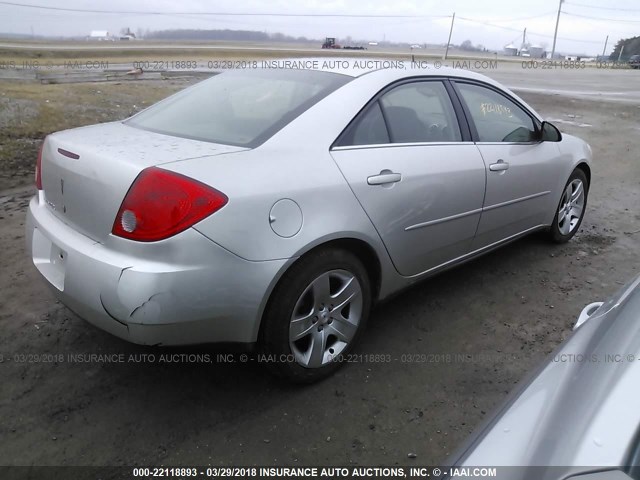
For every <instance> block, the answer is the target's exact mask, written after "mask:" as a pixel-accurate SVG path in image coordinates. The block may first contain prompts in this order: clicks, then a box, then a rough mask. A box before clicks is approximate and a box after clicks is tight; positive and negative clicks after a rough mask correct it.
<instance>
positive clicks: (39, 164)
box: [36, 141, 44, 190]
mask: <svg viewBox="0 0 640 480" xmlns="http://www.w3.org/2000/svg"><path fill="white" fill-rule="evenodd" d="M43 148H44V141H43V142H42V145H40V150H39V151H38V160H36V187H37V188H38V190H42V149H43Z"/></svg>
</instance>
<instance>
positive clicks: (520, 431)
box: [447, 277, 640, 467]
mask: <svg viewBox="0 0 640 480" xmlns="http://www.w3.org/2000/svg"><path fill="white" fill-rule="evenodd" d="M639 284H640V277H637V278H635V279H634V280H633V281H632V282H630V283H629V284H628V285H627V286H625V287H624V288H622V289H621V290H620V291H619V292H618V293H617V294H616V295H615V296H614V297H612V298H611V299H610V300H608V301H607V302H606V303H604V304H603V305H602V306H601V307H600V308H599V309H598V310H597V311H596V312H594V314H593V315H592V317H591V318H590V319H589V320H587V322H586V323H584V324H583V325H582V326H580V327H579V328H578V329H577V330H576V331H575V333H574V334H573V335H572V336H571V337H570V338H569V339H568V340H567V341H566V342H564V343H563V344H562V345H561V346H560V347H559V348H558V349H557V350H556V351H555V352H554V353H553V354H551V356H550V358H549V359H548V361H547V363H545V364H544V365H543V366H542V367H541V368H539V369H538V370H537V371H536V372H534V373H533V374H532V375H531V376H530V377H529V379H528V380H526V381H524V382H522V383H521V384H520V386H519V387H518V388H517V389H516V391H515V392H513V393H512V394H511V395H510V397H509V399H508V400H507V401H506V402H505V403H504V404H503V405H502V406H501V407H500V408H499V409H498V411H497V413H496V414H495V415H494V416H493V417H491V419H490V420H488V421H487V422H486V423H485V424H484V426H482V427H481V428H480V429H478V430H477V431H476V433H475V434H474V435H473V436H472V437H471V438H470V439H469V440H468V442H467V443H466V445H464V446H463V447H462V448H461V449H460V450H459V452H458V453H457V454H454V455H453V456H452V457H450V458H449V461H448V462H447V464H449V465H460V466H465V465H466V466H472V465H473V466H482V465H485V466H581V467H584V466H599V467H603V466H612V467H617V466H621V465H624V464H625V463H629V461H630V460H629V459H630V458H631V455H632V449H633V448H637V446H636V445H634V444H635V439H636V438H637V437H636V435H637V434H638V431H639V428H638V427H639V426H640V408H638V396H639V393H640V360H639V359H640V287H639Z"/></svg>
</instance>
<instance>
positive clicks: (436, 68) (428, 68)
mask: <svg viewBox="0 0 640 480" xmlns="http://www.w3.org/2000/svg"><path fill="white" fill-rule="evenodd" d="M276 62H278V63H277V64H276V65H279V66H282V67H286V66H289V67H293V68H300V69H304V70H315V71H320V72H329V73H338V74H341V75H346V76H349V77H353V78H357V77H361V76H363V75H367V74H371V73H374V72H380V71H386V72H389V71H394V72H396V73H397V75H396V76H397V77H398V78H403V77H414V76H438V77H441V76H448V77H464V78H471V79H477V80H484V81H486V80H488V78H487V77H485V76H484V75H481V74H479V73H475V72H472V71H470V70H464V69H459V68H451V67H447V66H443V65H442V61H440V60H433V59H428V60H425V59H419V60H417V61H416V62H414V61H412V60H411V58H406V59H404V58H399V59H398V58H395V59H389V58H374V57H342V56H340V57H338V56H335V57H333V56H327V57H304V58H287V59H281V60H276ZM287 62H289V63H288V64H287Z"/></svg>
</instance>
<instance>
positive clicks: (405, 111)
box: [380, 81, 462, 143]
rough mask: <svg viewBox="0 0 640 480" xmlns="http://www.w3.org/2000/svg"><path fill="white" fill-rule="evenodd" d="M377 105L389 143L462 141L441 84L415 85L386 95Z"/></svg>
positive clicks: (445, 92)
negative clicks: (386, 129)
mask: <svg viewBox="0 0 640 480" xmlns="http://www.w3.org/2000/svg"><path fill="white" fill-rule="evenodd" d="M380 104H381V106H382V111H383V113H384V117H385V119H386V121H387V125H388V127H389V136H390V137H391V141H392V142H393V143H416V142H459V141H461V140H462V137H461V135H460V128H459V126H458V121H457V119H456V115H455V112H454V110H453V106H452V105H451V99H450V98H449V94H448V93H447V90H446V89H445V87H444V85H443V84H442V82H433V81H432V82H415V83H408V84H404V85H400V86H399V87H396V88H394V89H393V90H391V91H390V92H388V93H386V94H385V95H384V96H383V97H382V98H381V99H380Z"/></svg>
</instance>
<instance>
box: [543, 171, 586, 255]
mask: <svg viewBox="0 0 640 480" xmlns="http://www.w3.org/2000/svg"><path fill="white" fill-rule="evenodd" d="M575 180H580V181H581V182H582V185H583V188H584V205H583V208H582V212H581V214H580V218H579V219H578V221H577V223H576V224H575V226H574V227H572V228H571V230H570V231H569V232H568V233H563V232H562V231H561V229H560V225H559V223H558V217H559V214H560V208H561V206H562V205H563V203H564V201H565V198H566V197H565V190H566V189H567V187H568V186H569V184H571V183H572V182H574V181H575ZM562 192H563V193H562V196H561V197H560V202H559V203H558V206H557V207H556V214H555V216H554V217H553V223H552V224H551V228H550V229H549V237H550V238H551V240H552V241H553V242H555V243H566V242H568V241H569V240H571V238H572V237H573V236H574V235H575V234H576V232H577V231H578V229H579V228H580V225H581V224H582V220H583V219H584V213H585V211H586V210H587V200H588V196H589V182H588V181H587V176H586V175H585V174H584V172H583V171H582V170H581V169H579V168H577V169H575V170H574V171H573V173H572V174H571V176H570V177H569V180H567V183H566V184H565V187H564V189H563V191H562Z"/></svg>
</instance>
